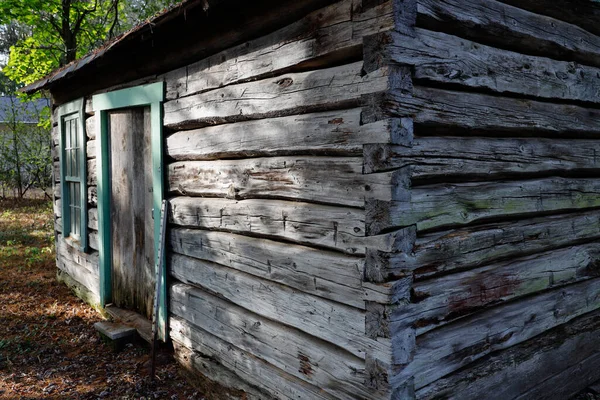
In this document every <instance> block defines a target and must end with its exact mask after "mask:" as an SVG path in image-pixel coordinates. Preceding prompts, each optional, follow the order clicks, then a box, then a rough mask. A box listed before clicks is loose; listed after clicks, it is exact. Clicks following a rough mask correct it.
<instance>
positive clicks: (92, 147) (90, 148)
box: [85, 139, 96, 158]
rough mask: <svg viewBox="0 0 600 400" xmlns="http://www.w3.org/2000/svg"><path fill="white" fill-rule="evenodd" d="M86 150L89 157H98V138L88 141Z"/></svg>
mask: <svg viewBox="0 0 600 400" xmlns="http://www.w3.org/2000/svg"><path fill="white" fill-rule="evenodd" d="M85 151H86V153H87V158H96V139H94V140H88V141H87V143H86V145H85Z"/></svg>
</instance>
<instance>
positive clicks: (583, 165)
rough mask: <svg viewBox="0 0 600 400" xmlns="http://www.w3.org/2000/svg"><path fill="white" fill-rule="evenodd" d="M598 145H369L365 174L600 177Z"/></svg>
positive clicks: (470, 141)
mask: <svg viewBox="0 0 600 400" xmlns="http://www.w3.org/2000/svg"><path fill="white" fill-rule="evenodd" d="M597 145H598V141H597V140H583V139H581V140H567V139H560V140H557V139H542V138H519V139H515V138H484V137H454V136H450V137H418V138H416V139H415V140H414V142H413V146H412V147H406V146H394V145H383V144H372V145H366V146H365V149H364V154H365V172H366V173H370V172H381V171H389V170H393V169H396V168H402V167H410V168H411V171H412V174H411V177H412V179H413V184H414V183H415V182H414V181H415V180H417V181H418V180H425V179H429V178H436V179H442V178H443V177H464V178H466V179H469V180H473V179H477V178H479V179H485V178H488V179H490V178H495V177H506V176H518V175H524V174H541V173H544V174H554V173H565V172H569V173H578V172H579V173H580V172H585V173H597V172H600V160H599V159H598V157H597V155H596V147H597Z"/></svg>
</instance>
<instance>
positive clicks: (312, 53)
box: [159, 0, 394, 100]
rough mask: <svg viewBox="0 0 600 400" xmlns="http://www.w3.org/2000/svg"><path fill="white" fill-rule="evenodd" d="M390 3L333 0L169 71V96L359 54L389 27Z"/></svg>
mask: <svg viewBox="0 0 600 400" xmlns="http://www.w3.org/2000/svg"><path fill="white" fill-rule="evenodd" d="M392 3H393V1H387V2H382V4H380V5H378V6H376V7H371V8H365V9H362V10H361V9H360V7H359V5H358V4H357V2H356V1H354V0H343V1H339V2H335V3H334V4H332V5H329V6H327V7H325V8H321V9H319V10H316V11H314V12H312V13H310V14H308V15H307V16H305V17H304V18H302V19H300V20H298V21H297V22H295V23H293V24H291V25H288V26H286V27H284V28H282V29H279V30H277V31H275V32H273V33H270V34H269V35H266V36H262V37H260V38H258V39H254V40H249V41H245V42H243V43H242V44H240V45H238V46H235V47H231V48H228V49H227V50H224V51H221V52H219V53H217V54H214V55H212V56H210V57H208V58H205V59H203V60H201V61H198V62H196V63H193V64H191V65H188V66H186V67H184V68H180V69H177V70H175V71H172V72H170V73H167V74H166V75H164V78H163V77H159V79H160V78H163V79H164V80H165V82H166V83H167V91H166V95H167V99H169V100H171V99H174V98H178V97H185V96H188V95H191V94H195V93H198V92H204V91H208V90H212V89H216V88H219V87H222V86H226V85H231V84H234V83H239V82H243V81H247V80H250V79H253V80H255V79H257V78H260V77H265V76H273V75H276V74H279V73H282V72H284V71H288V70H290V69H294V68H302V67H304V68H306V67H307V66H310V67H316V66H320V65H327V63H329V64H332V63H334V62H336V61H337V62H338V63H339V60H340V59H342V60H343V59H345V58H348V57H349V56H352V55H355V54H360V47H361V45H362V38H363V37H364V36H367V35H372V34H375V33H377V32H381V31H385V30H390V29H393V27H394V13H393V9H392Z"/></svg>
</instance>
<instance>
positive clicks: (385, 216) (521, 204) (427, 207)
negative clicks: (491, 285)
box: [367, 178, 600, 231]
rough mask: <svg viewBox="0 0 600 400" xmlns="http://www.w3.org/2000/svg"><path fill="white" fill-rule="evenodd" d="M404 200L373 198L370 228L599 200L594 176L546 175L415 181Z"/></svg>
mask: <svg viewBox="0 0 600 400" xmlns="http://www.w3.org/2000/svg"><path fill="white" fill-rule="evenodd" d="M410 195H411V199H410V202H391V203H385V202H379V203H378V204H377V203H376V204H374V205H372V206H370V209H367V226H370V227H369V228H368V229H369V230H370V231H378V230H379V231H380V230H381V229H383V228H384V227H385V228H392V227H403V226H411V225H416V226H417V229H418V230H419V231H426V230H433V229H440V228H447V227H451V226H461V225H466V224H471V223H474V222H485V221H486V220H489V219H492V218H508V217H523V216H526V215H528V216H535V215H536V214H540V213H550V212H557V211H563V212H566V211H575V210H583V209H592V208H597V207H599V206H600V181H599V180H596V179H571V178H547V179H532V180H521V181H514V182H508V181H507V182H504V181H503V182H476V183H460V184H441V185H431V186H420V187H417V188H413V189H412V190H411V192H410Z"/></svg>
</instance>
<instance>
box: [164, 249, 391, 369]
mask: <svg viewBox="0 0 600 400" xmlns="http://www.w3.org/2000/svg"><path fill="white" fill-rule="evenodd" d="M168 258H169V262H170V266H171V271H170V272H171V275H172V276H173V277H174V278H175V279H177V280H179V281H181V282H183V283H188V284H193V285H197V286H198V287H201V288H203V289H206V290H208V291H210V292H212V293H215V294H216V295H218V296H219V297H221V298H224V299H226V300H228V301H230V302H232V303H234V304H236V305H238V306H240V307H243V308H245V309H247V310H249V311H251V312H254V313H256V314H259V315H261V316H263V317H266V318H270V319H273V320H276V321H280V322H281V323H282V324H285V325H289V326H291V327H294V328H297V329H299V330H301V331H303V332H305V333H307V334H310V335H312V336H314V337H317V338H320V339H323V340H325V341H327V342H329V343H332V344H335V345H337V346H339V347H340V348H342V349H345V350H346V351H348V352H350V353H352V354H354V355H355V356H357V357H360V358H362V359H364V358H365V356H366V354H367V353H369V354H373V355H374V356H375V357H377V358H381V359H387V358H389V357H387V355H388V354H389V353H390V342H389V340H385V339H378V340H373V339H370V338H368V337H366V336H365V313H364V311H361V310H359V309H357V308H354V307H350V306H346V305H343V304H339V303H336V302H333V301H329V300H326V299H321V298H319V297H316V296H312V295H309V294H306V293H303V292H300V291H297V290H294V289H291V288H288V287H286V286H283V285H281V284H279V283H276V282H270V281H267V280H264V279H261V278H257V277H254V276H252V275H249V274H246V273H244V272H240V271H236V270H234V269H231V268H227V267H224V266H221V265H219V264H215V263H211V262H208V261H202V260H198V259H195V258H191V257H186V256H183V255H178V254H175V253H171V254H169V256H168ZM183 288H184V289H185V290H188V288H190V287H189V286H185V287H183Z"/></svg>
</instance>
